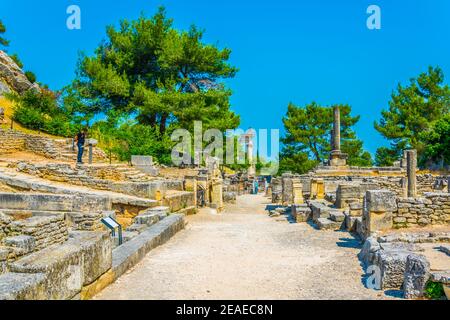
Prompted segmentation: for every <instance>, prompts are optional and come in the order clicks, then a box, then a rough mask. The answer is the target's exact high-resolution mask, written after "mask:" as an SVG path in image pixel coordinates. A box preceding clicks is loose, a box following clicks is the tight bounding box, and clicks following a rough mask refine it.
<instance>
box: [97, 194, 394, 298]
mask: <svg viewBox="0 0 450 320" xmlns="http://www.w3.org/2000/svg"><path fill="white" fill-rule="evenodd" d="M267 205H269V202H268V201H267V199H266V198H264V197H263V196H252V195H245V196H242V197H239V198H238V203H237V204H236V205H231V206H230V205H229V206H228V207H227V209H226V211H225V212H224V213H223V214H220V215H215V214H212V213H211V212H210V211H209V210H208V209H205V210H203V211H202V212H201V213H200V214H198V215H196V216H191V217H188V221H189V224H188V226H187V227H186V229H185V230H183V231H181V232H180V233H178V234H177V235H176V236H175V237H174V238H172V239H171V240H170V241H169V242H168V243H167V244H165V245H164V246H162V247H159V248H157V249H155V250H153V251H152V252H150V253H149V254H148V255H147V256H146V257H145V259H144V260H143V261H141V263H139V264H138V265H137V266H136V267H135V268H133V269H131V270H130V271H129V272H127V273H126V274H125V275H124V276H122V277H121V278H120V279H119V280H118V281H117V282H116V283H114V284H113V285H111V286H110V287H108V288H106V289H105V290H104V291H103V292H101V293H100V294H99V295H98V296H97V297H96V299H380V298H386V297H385V296H384V294H383V293H382V292H380V291H374V290H369V289H366V288H365V287H364V285H363V283H362V281H361V275H362V271H361V267H360V265H359V261H358V259H357V257H356V254H357V253H358V252H359V245H358V242H357V241H356V240H354V239H353V238H352V237H351V236H350V235H349V234H348V233H346V232H333V231H318V230H315V229H313V228H312V227H311V226H310V225H308V224H296V223H289V222H288V221H276V220H275V219H272V218H270V217H268V216H267V214H266V212H265V211H264V209H265V207H266V206H267Z"/></svg>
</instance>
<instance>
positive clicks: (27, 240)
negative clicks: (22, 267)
mask: <svg viewBox="0 0 450 320" xmlns="http://www.w3.org/2000/svg"><path fill="white" fill-rule="evenodd" d="M3 243H4V245H5V246H8V247H15V248H20V249H22V250H23V251H24V254H27V253H30V252H33V251H34V249H35V247H36V241H35V239H34V238H33V237H30V236H25V235H20V236H14V237H8V238H5V239H4V240H3Z"/></svg>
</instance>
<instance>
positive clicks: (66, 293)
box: [0, 129, 236, 300]
mask: <svg viewBox="0 0 450 320" xmlns="http://www.w3.org/2000/svg"><path fill="white" fill-rule="evenodd" d="M22 151H26V152H28V153H33V154H37V155H39V156H41V157H44V158H45V159H46V160H45V161H38V162H34V161H33V162H32V161H29V160H20V159H17V160H7V162H6V163H5V162H3V163H1V161H0V300H3V299H8V300H10V299H13V300H17V299H89V298H91V297H92V296H94V295H95V294H96V293H98V292H99V291H101V290H102V289H103V288H104V287H105V286H107V285H109V284H110V283H112V282H114V281H115V280H116V279H117V278H118V277H120V276H121V275H122V274H123V273H125V272H126V271H127V270H128V269H129V268H130V267H132V266H133V265H135V264H136V263H138V262H139V261H140V260H141V259H142V258H143V257H144V256H145V254H146V253H148V252H149V250H152V249H153V248H155V247H156V246H158V245H161V244H162V243H164V242H166V241H167V240H168V239H170V237H171V236H173V235H174V234H175V233H176V232H178V231H179V230H181V229H182V228H184V225H185V219H184V217H185V216H186V215H190V214H195V213H196V212H197V210H198V207H201V206H210V207H212V208H215V209H217V211H218V212H220V211H221V210H222V209H223V207H224V199H226V200H229V198H230V194H225V193H224V192H223V186H224V181H223V179H222V175H221V172H220V170H219V167H218V162H217V161H216V159H209V160H208V163H207V164H208V166H207V168H198V169H197V170H194V172H190V171H189V172H188V170H186V172H184V171H183V170H184V169H182V170H181V175H180V176H177V177H172V176H170V175H164V174H161V172H160V171H161V168H160V167H158V166H157V165H155V164H154V163H153V159H152V158H151V157H147V156H133V158H132V161H131V166H129V165H126V164H108V162H109V159H108V158H107V156H106V154H105V153H104V152H103V151H102V150H101V149H99V148H97V147H94V148H93V162H94V164H85V165H75V163H74V159H75V157H76V152H75V150H74V149H73V143H72V141H71V139H52V138H47V137H44V136H40V135H32V134H26V133H23V132H19V131H15V130H3V129H0V156H2V155H9V156H8V157H7V158H8V159H10V158H13V156H11V155H14V154H16V153H17V152H22ZM4 161H5V160H4ZM68 161H70V162H68ZM86 162H87V161H86ZM165 170H167V169H165ZM199 190H201V191H202V192H198V191H199ZM230 193H232V192H231V191H230ZM199 195H202V197H199ZM199 199H203V203H199ZM235 199H236V198H235V195H234V200H235ZM108 218H112V219H114V220H115V221H117V222H118V223H119V224H120V226H121V228H122V232H121V233H120V235H121V237H120V236H119V229H117V228H116V230H115V232H114V233H113V232H111V230H109V229H108V228H107V227H106V226H105V224H104V223H103V222H102V220H103V219H108Z"/></svg>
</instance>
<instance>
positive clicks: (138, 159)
mask: <svg viewBox="0 0 450 320" xmlns="http://www.w3.org/2000/svg"><path fill="white" fill-rule="evenodd" d="M131 165H132V166H152V165H153V157H152V156H134V155H133V156H131Z"/></svg>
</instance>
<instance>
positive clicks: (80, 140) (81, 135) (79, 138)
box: [75, 130, 86, 163]
mask: <svg viewBox="0 0 450 320" xmlns="http://www.w3.org/2000/svg"><path fill="white" fill-rule="evenodd" d="M85 141H86V130H82V131H80V132H78V134H77V135H76V137H75V142H76V144H77V147H78V156H77V163H83V152H84V143H85Z"/></svg>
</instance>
